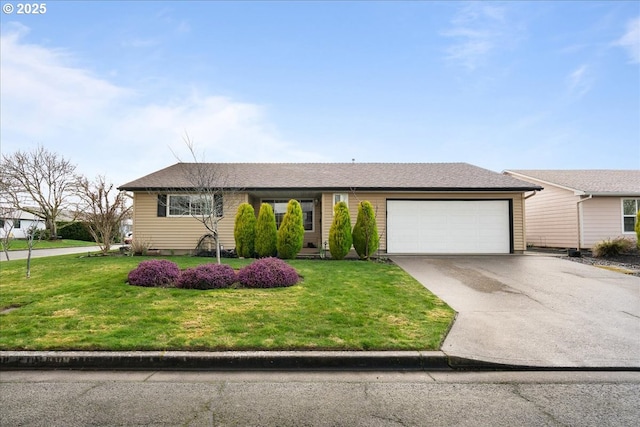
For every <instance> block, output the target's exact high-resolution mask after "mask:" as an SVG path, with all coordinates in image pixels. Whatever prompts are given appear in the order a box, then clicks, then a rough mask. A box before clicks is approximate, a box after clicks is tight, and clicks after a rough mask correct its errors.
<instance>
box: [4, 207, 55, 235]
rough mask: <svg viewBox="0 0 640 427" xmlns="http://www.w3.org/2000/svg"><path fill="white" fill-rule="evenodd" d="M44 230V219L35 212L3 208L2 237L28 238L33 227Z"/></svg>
mask: <svg viewBox="0 0 640 427" xmlns="http://www.w3.org/2000/svg"><path fill="white" fill-rule="evenodd" d="M34 226H35V227H36V228H38V229H40V230H44V228H45V225H44V221H42V220H41V219H40V218H37V217H36V216H34V215H33V214H30V213H28V212H23V211H16V210H13V211H12V210H10V209H3V210H2V214H1V215H0V238H4V237H6V236H7V234H8V235H9V236H12V237H13V238H14V239H26V238H27V231H28V230H29V229H30V228H31V227H34Z"/></svg>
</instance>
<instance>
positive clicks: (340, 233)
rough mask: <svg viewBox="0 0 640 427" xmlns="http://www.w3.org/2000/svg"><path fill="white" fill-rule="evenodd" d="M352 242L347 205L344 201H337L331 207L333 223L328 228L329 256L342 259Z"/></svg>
mask: <svg viewBox="0 0 640 427" xmlns="http://www.w3.org/2000/svg"><path fill="white" fill-rule="evenodd" d="M352 243H353V239H352V237H351V218H350V216H349V206H347V204H346V203H345V202H338V203H336V205H335V206H334V207H333V223H332V224H331V228H330V229H329V252H331V258H335V259H343V258H344V257H345V256H347V254H348V253H349V251H350V250H351V245H352Z"/></svg>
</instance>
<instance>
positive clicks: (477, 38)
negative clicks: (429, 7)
mask: <svg viewBox="0 0 640 427" xmlns="http://www.w3.org/2000/svg"><path fill="white" fill-rule="evenodd" d="M506 14H507V10H506V8H504V7H499V6H496V5H491V4H486V3H482V2H472V3H469V4H466V5H465V6H463V7H462V8H461V9H460V10H459V11H458V13H457V14H456V15H455V16H454V18H453V19H452V20H451V28H449V29H448V30H446V31H443V32H442V33H441V35H443V36H445V37H448V38H451V39H453V41H454V42H453V44H451V45H450V46H449V47H448V48H447V49H446V52H447V56H446V58H447V59H448V60H449V61H452V62H454V63H458V64H460V65H462V66H464V67H465V68H467V69H468V70H470V71H473V70H475V69H476V68H478V67H480V66H481V65H483V64H484V63H485V61H486V59H487V57H488V56H489V55H490V54H491V53H492V52H494V51H496V50H498V49H504V48H506V47H508V46H510V45H512V44H513V42H514V41H515V40H516V39H517V26H516V25H514V23H513V22H510V21H509V20H508V19H507V18H506Z"/></svg>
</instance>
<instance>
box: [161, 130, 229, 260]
mask: <svg viewBox="0 0 640 427" xmlns="http://www.w3.org/2000/svg"><path fill="white" fill-rule="evenodd" d="M183 139H184V143H185V144H186V146H187V148H188V149H189V153H190V155H191V157H192V159H193V163H190V164H189V165H188V167H185V168H184V177H185V179H186V181H187V182H188V183H189V186H188V187H186V188H184V190H183V191H184V193H186V194H185V195H184V196H183V199H182V203H177V204H176V205H174V206H171V207H169V208H170V209H175V208H176V207H178V208H179V209H180V208H181V209H182V210H183V212H184V214H188V215H191V216H192V217H193V218H195V219H196V220H198V221H199V222H201V223H202V224H203V225H204V227H205V228H206V229H207V230H208V231H209V232H210V233H211V234H212V235H213V237H214V239H215V245H216V259H217V261H218V264H220V239H219V237H218V224H219V223H220V221H221V220H222V219H223V218H224V200H225V199H228V198H229V196H231V195H232V194H233V193H235V192H237V191H238V189H234V187H233V186H232V185H231V180H232V179H231V177H230V176H229V173H228V170H224V171H222V170H220V169H216V168H215V167H214V166H213V165H212V164H210V163H205V162H204V161H203V160H202V159H201V158H200V157H199V156H198V155H197V153H196V151H195V146H194V144H193V141H192V140H191V139H190V138H189V136H188V135H185V136H184V138H183ZM176 157H177V156H176ZM178 160H180V159H179V158H178ZM178 197H180V196H178ZM178 200H180V199H178Z"/></svg>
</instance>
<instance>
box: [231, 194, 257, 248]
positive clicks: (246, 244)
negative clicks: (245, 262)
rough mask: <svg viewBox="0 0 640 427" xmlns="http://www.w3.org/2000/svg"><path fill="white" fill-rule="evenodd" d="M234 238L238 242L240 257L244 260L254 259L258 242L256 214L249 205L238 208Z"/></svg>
mask: <svg viewBox="0 0 640 427" xmlns="http://www.w3.org/2000/svg"><path fill="white" fill-rule="evenodd" d="M233 236H234V238H235V241H236V252H237V254H238V256H239V257H244V258H251V257H253V256H254V254H255V249H254V247H255V240H256V213H255V211H254V210H253V206H251V205H250V204H249V203H242V204H241V205H240V206H238V213H237V214H236V222H235V225H234V229H233Z"/></svg>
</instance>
